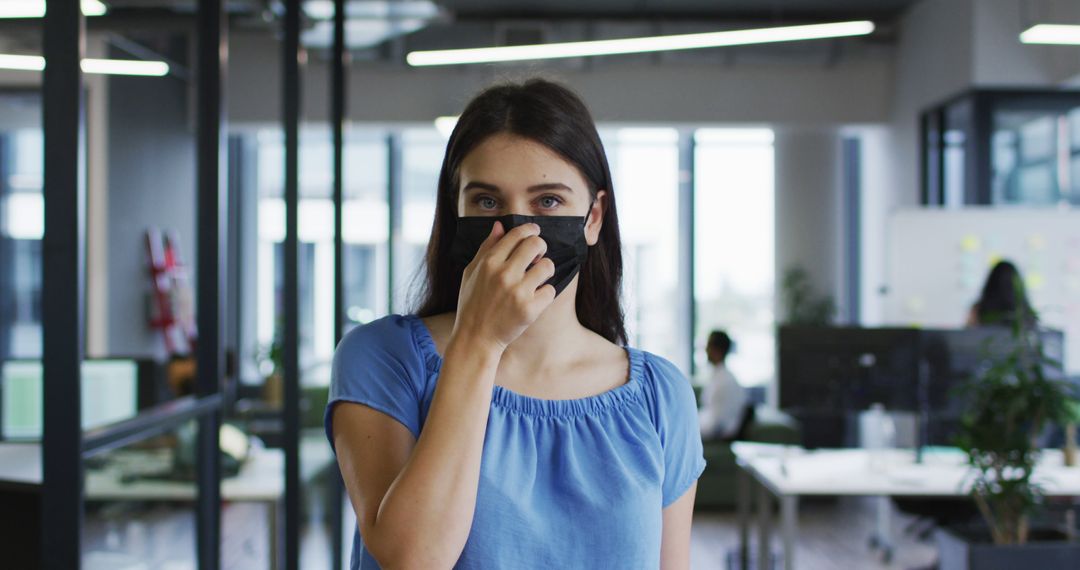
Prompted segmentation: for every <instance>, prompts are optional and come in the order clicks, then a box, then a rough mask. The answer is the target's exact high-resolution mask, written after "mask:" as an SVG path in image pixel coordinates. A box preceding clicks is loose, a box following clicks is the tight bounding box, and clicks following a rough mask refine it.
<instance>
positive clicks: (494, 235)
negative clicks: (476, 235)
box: [474, 220, 506, 257]
mask: <svg viewBox="0 0 1080 570" xmlns="http://www.w3.org/2000/svg"><path fill="white" fill-rule="evenodd" d="M504 234H506V231H505V230H503V225H502V222H500V221H499V220H495V223H494V224H491V231H490V232H488V235H487V237H486V238H484V241H482V242H480V247H478V248H477V249H476V255H475V256H474V257H480V255H481V254H482V253H484V252H485V251H487V250H488V249H491V246H492V245H494V244H495V243H496V242H498V241H499V239H500V238H502V236H503V235H504Z"/></svg>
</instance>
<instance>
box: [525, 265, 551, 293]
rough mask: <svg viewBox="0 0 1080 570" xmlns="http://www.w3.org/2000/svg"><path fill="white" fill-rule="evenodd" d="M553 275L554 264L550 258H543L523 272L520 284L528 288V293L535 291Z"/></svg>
mask: <svg viewBox="0 0 1080 570" xmlns="http://www.w3.org/2000/svg"><path fill="white" fill-rule="evenodd" d="M553 275H555V262H554V261H552V260H551V258H549V257H545V258H542V259H541V260H540V261H537V262H536V264H535V265H533V266H532V267H530V268H529V270H528V271H526V272H525V277H524V278H523V279H522V280H521V284H522V286H523V287H528V288H529V290H530V291H535V290H536V289H538V288H539V287H540V286H541V285H543V284H544V283H545V282H547V280H548V279H551V277H552V276H553Z"/></svg>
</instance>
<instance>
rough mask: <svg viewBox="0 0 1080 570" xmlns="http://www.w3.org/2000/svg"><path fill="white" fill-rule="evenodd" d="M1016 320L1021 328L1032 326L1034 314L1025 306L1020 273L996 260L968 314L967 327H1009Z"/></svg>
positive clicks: (1011, 265) (1013, 267) (1022, 281)
mask: <svg viewBox="0 0 1080 570" xmlns="http://www.w3.org/2000/svg"><path fill="white" fill-rule="evenodd" d="M1017 318H1020V319H1022V320H1023V321H1024V322H1023V324H1024V325H1025V326H1034V325H1035V321H1036V316H1035V311H1033V310H1032V309H1031V305H1030V304H1028V299H1027V294H1026V293H1025V292H1024V280H1023V279H1022V278H1021V277H1020V271H1019V270H1017V269H1016V266H1015V265H1013V264H1012V263H1011V262H1009V261H999V262H997V264H996V265H994V267H993V269H991V270H990V274H989V275H987V277H986V283H985V284H984V285H983V290H982V295H981V296H980V297H979V300H978V301H977V302H976V303H975V304H974V305H972V307H971V311H970V312H969V313H968V318H967V326H969V327H977V326H982V325H1004V326H1012V325H1014V324H1015V323H1016V319H1017Z"/></svg>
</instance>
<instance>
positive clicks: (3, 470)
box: [0, 436, 333, 568]
mask: <svg viewBox="0 0 1080 570" xmlns="http://www.w3.org/2000/svg"><path fill="white" fill-rule="evenodd" d="M300 453H301V478H302V480H304V481H307V480H310V479H311V478H312V477H314V476H315V474H316V473H317V471H318V470H319V469H321V468H322V467H324V466H325V465H326V464H327V462H332V461H333V456H332V453H331V451H330V447H329V445H328V444H327V443H326V439H325V436H323V437H320V438H314V437H304V438H301V444H300ZM121 476H122V473H121V472H120V470H119V469H118V468H116V467H115V466H114V467H106V468H104V469H87V470H86V473H85V479H84V489H85V492H84V493H85V495H84V496H85V499H86V501H138V500H148V501H194V500H196V495H197V489H196V485H195V483H194V482H185V481H170V480H161V479H158V480H155V479H137V480H135V481H132V482H122V481H121ZM41 482H42V473H41V445H40V444H39V443H0V488H7V489H12V490H15V491H37V490H39V489H40V487H41ZM284 494H285V453H284V451H282V450H280V449H265V448H261V447H255V446H253V447H252V448H251V453H250V455H249V457H248V459H247V460H246V461H245V462H244V465H243V466H242V467H241V468H240V472H239V473H238V474H237V475H236V476H235V477H226V478H222V480H221V498H222V500H225V501H233V502H256V503H265V504H266V505H267V506H268V509H267V510H268V511H269V512H270V517H269V521H268V526H269V527H270V528H269V533H270V542H269V544H270V561H271V568H277V567H278V553H279V548H278V525H279V519H280V514H279V512H278V511H279V510H280V503H281V497H282V496H284Z"/></svg>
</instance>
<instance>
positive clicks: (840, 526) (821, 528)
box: [690, 499, 937, 570]
mask: <svg viewBox="0 0 1080 570" xmlns="http://www.w3.org/2000/svg"><path fill="white" fill-rule="evenodd" d="M875 515H876V510H875V509H874V503H873V502H872V501H871V500H868V499H844V500H840V501H835V502H832V503H818V504H813V503H811V504H805V505H803V506H802V507H801V509H800V512H799V539H798V547H797V548H796V552H795V562H796V564H795V567H796V568H798V569H799V570H837V569H843V570H849V569H851V570H854V569H863V568H865V569H892V568H895V569H914V568H927V567H932V565H933V563H934V561H935V558H936V552H937V551H936V548H935V547H934V545H933V542H932V541H931V542H920V541H918V540H916V539H915V538H914V537H912V536H906V535H905V534H904V532H903V530H904V527H905V526H907V524H908V523H909V522H911V521H912V520H913V519H912V518H910V517H907V516H903V515H901V514H899V513H896V512H895V509H894V514H893V517H892V528H893V534H894V537H895V540H896V548H895V549H894V554H893V558H892V560H891V561H890V562H889V563H886V562H884V560H883V557H882V556H881V552H880V551H876V550H874V549H872V548H870V546H869V539H870V536H871V531H872V530H873V529H874V526H875ZM774 519H775V517H774ZM773 536H774V539H773V552H774V554H775V555H777V556H779V554H780V552H781V550H780V542H779V540H778V539H776V538H775V537H776V531H775V530H774V531H773ZM755 540H756V526H753V525H751V552H755V551H756V549H757V544H756V541H755ZM738 545H739V529H738V519H737V517H736V515H735V514H734V513H725V512H721V513H695V514H694V526H693V531H692V534H691V538H690V567H691V568H692V569H694V570H707V569H713V568H716V569H726V568H728V566H727V565H726V562H725V561H726V559H727V556H728V554H729V553H731V552H735V551H736V550H737V549H738ZM776 567H777V568H779V566H776Z"/></svg>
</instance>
